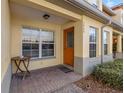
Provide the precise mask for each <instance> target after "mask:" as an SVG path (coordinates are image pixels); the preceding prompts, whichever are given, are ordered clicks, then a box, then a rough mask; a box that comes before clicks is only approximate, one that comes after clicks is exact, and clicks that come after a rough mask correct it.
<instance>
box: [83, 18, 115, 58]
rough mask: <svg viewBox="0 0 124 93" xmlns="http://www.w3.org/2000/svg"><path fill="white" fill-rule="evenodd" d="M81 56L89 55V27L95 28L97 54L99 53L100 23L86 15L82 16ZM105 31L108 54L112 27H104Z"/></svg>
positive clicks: (110, 49)
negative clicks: (107, 38) (107, 39)
mask: <svg viewBox="0 0 124 93" xmlns="http://www.w3.org/2000/svg"><path fill="white" fill-rule="evenodd" d="M83 25H84V26H83V27H84V31H83V57H89V27H90V26H92V27H95V28H97V56H100V55H101V27H102V25H103V24H102V23H100V22H98V21H96V20H94V19H92V18H89V17H87V16H83ZM104 30H105V31H108V32H109V36H108V37H109V41H108V42H109V50H108V51H109V52H108V54H112V33H113V32H112V31H113V29H112V28H111V27H109V26H107V27H105V28H104Z"/></svg>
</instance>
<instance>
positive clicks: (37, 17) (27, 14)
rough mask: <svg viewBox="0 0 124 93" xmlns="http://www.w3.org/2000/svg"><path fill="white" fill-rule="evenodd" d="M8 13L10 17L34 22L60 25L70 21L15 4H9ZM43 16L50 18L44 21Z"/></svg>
mask: <svg viewBox="0 0 124 93" xmlns="http://www.w3.org/2000/svg"><path fill="white" fill-rule="evenodd" d="M10 11H11V15H12V16H18V17H21V18H25V19H29V20H34V21H44V22H50V23H55V24H60V25H61V24H64V23H67V22H69V21H70V20H69V19H66V18H63V17H60V16H56V15H53V14H50V13H47V12H45V11H41V10H39V9H34V8H31V7H27V6H24V5H21V4H15V3H10ZM44 14H48V15H50V17H49V18H48V19H47V20H46V19H44V18H43V15H44Z"/></svg>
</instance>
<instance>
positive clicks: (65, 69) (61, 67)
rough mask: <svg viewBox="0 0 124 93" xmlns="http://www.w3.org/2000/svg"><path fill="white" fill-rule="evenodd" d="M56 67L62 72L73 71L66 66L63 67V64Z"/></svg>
mask: <svg viewBox="0 0 124 93" xmlns="http://www.w3.org/2000/svg"><path fill="white" fill-rule="evenodd" d="M58 69H60V70H61V71H62V72H64V73H69V72H73V70H71V69H69V68H67V67H65V66H63V65H62V66H59V67H58Z"/></svg>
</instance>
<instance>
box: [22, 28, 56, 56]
mask: <svg viewBox="0 0 124 93" xmlns="http://www.w3.org/2000/svg"><path fill="white" fill-rule="evenodd" d="M54 46H55V45H54V32H51V31H46V30H42V29H34V28H29V27H23V29H22V56H31V57H32V58H43V57H52V56H54Z"/></svg>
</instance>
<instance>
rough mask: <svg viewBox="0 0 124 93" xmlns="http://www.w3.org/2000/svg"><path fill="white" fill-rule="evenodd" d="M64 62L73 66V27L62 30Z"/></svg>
mask: <svg viewBox="0 0 124 93" xmlns="http://www.w3.org/2000/svg"><path fill="white" fill-rule="evenodd" d="M64 64H67V65H70V66H74V27H71V28H68V29H65V30H64Z"/></svg>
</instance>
